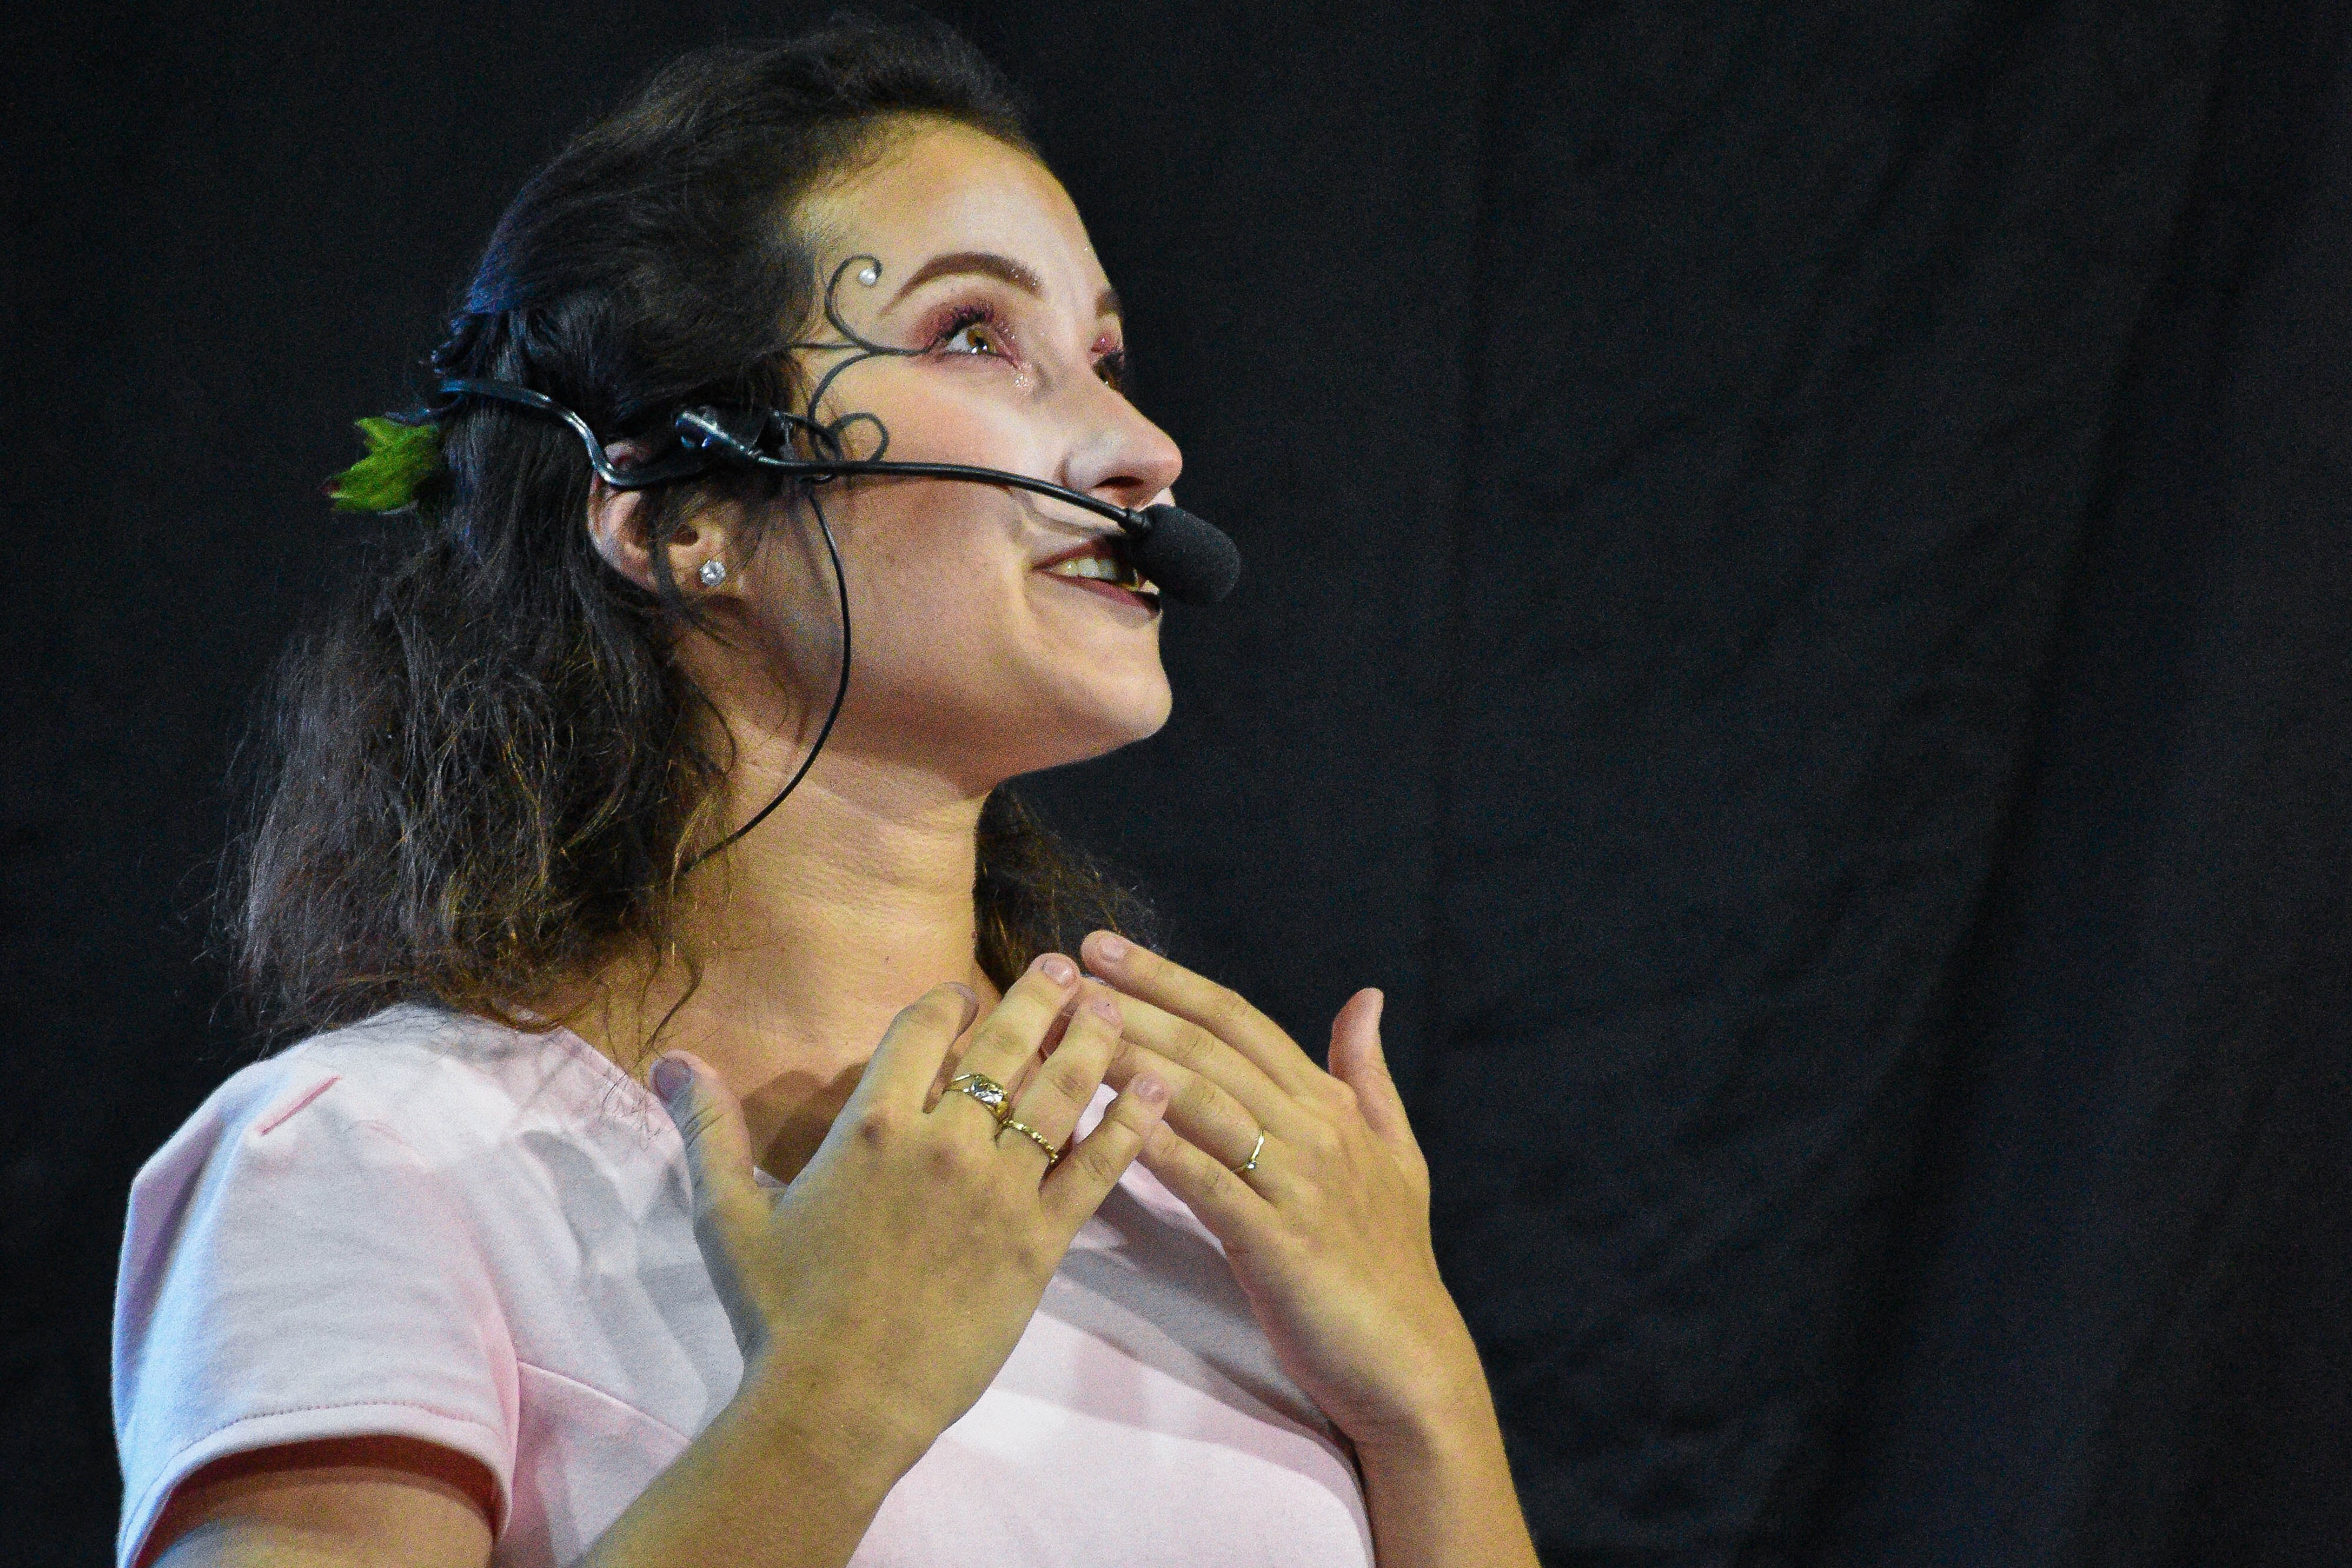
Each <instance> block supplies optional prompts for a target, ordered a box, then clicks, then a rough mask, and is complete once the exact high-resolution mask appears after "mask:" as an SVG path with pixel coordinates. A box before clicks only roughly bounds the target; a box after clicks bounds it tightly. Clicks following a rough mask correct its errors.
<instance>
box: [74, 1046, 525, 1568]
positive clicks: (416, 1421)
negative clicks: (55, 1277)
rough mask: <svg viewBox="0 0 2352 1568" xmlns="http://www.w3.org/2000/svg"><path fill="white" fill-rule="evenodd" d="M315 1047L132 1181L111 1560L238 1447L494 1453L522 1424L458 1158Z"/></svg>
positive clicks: (118, 1323) (118, 1355) (222, 1102)
mask: <svg viewBox="0 0 2352 1568" xmlns="http://www.w3.org/2000/svg"><path fill="white" fill-rule="evenodd" d="M366 1111H367V1107H366V1106H365V1104H364V1103H361V1102H359V1100H358V1098H357V1096H356V1095H354V1094H353V1093H352V1092H350V1091H349V1090H348V1088H346V1087H344V1086H342V1085H341V1080H340V1079H339V1078H338V1076H337V1074H336V1073H334V1072H333V1071H331V1070H329V1069H327V1068H326V1067H325V1066H323V1065H312V1066H310V1067H308V1068H307V1069H306V1068H304V1067H303V1066H301V1065H300V1064H299V1062H296V1063H289V1062H288V1061H287V1060H286V1059H283V1058H281V1059H279V1060H278V1061H275V1062H266V1063H262V1064H260V1065H258V1066H256V1067H250V1068H247V1069H246V1070H245V1071H244V1072H242V1073H239V1074H238V1075H237V1076H236V1078H234V1079H232V1080H230V1082H228V1083H227V1084H225V1085H224V1086H223V1087H222V1089H221V1091H220V1092H217V1093H215V1095H214V1097H213V1099H212V1100H211V1101H210V1102H208V1103H206V1104H205V1107H204V1109H203V1110H201V1111H199V1112H198V1113H196V1115H195V1116H194V1117H193V1118H191V1119H190V1121H189V1122H188V1124H186V1125H185V1126H184V1127H182V1128H181V1129H180V1131H179V1133H178V1134H176V1135H175V1136H174V1137H173V1139H172V1141H171V1142H170V1143H169V1144H167V1145H164V1146H163V1149H161V1150H160V1151H158V1153H157V1154H156V1155H155V1157H154V1158H153V1159H152V1160H150V1161H149V1162H148V1164H147V1166H146V1167H145V1168H144V1169H143V1170H142V1171H141V1172H140V1174H139V1176H138V1179H137V1180H136V1182H134V1183H133V1184H132V1186H131V1211H130V1218H129V1225H128V1227H127V1229H126V1231H125V1234H124V1238H123V1248H122V1262H121V1275H120V1277H119V1279H118V1281H117V1286H116V1294H115V1324H114V1416H115V1437H116V1440H117V1442H118V1444H119V1446H120V1448H121V1458H122V1471H123V1503H122V1522H121V1531H120V1533H119V1535H118V1537H117V1539H116V1543H115V1549H116V1557H117V1561H118V1563H121V1564H129V1563H133V1562H135V1561H136V1560H137V1558H138V1555H139V1552H140V1550H141V1548H142V1545H143V1543H144V1542H145V1539H146V1536H147V1532H148V1531H149V1530H150V1529H152V1527H153V1525H154V1522H155V1520H156V1517H157V1516H158V1515H159V1514H160V1513H161V1512H162V1511H163V1504H164V1503H165V1501H166V1500H168V1499H169V1498H170V1496H171V1493H172V1489H173V1487H175V1486H177V1485H178V1484H179V1483H180V1482H181V1481H183V1480H184V1479H186V1478H187V1477H188V1476H189V1475H190V1474H191V1473H193V1472H194V1471H195V1470H196V1469H200V1468H202V1467H203V1466H205V1464H208V1463H210V1462H211V1461H213V1460H215V1459H217V1458H222V1457H223V1456H225V1455H228V1454H234V1453H240V1452H244V1451H247V1450H250V1449H254V1448H268V1447H274V1446H276V1445H278V1444H283V1443H298V1442H306V1441H310V1440H313V1439H316V1438H321V1437H373V1436H398V1437H415V1438H420V1439H422V1440H424V1441H426V1442H431V1443H437V1444H439V1445H441V1446H443V1447H445V1448H454V1449H456V1450H457V1451H458V1452H460V1453H463V1454H466V1455H468V1456H470V1457H471V1458H476V1459H478V1460H479V1461H480V1462H481V1463H482V1464H483V1465H485V1466H487V1467H488V1469H489V1471H490V1473H491V1475H492V1476H493V1477H494V1478H495V1479H496V1480H497V1483H498V1492H499V1505H498V1506H499V1513H500V1515H501V1517H503V1515H504V1513H505V1511H506V1500H507V1497H508V1495H509V1482H510V1479H511V1477H512V1474H513V1469H514V1447H515V1431H516V1427H517V1414H516V1411H517V1406H516V1369H515V1358H514V1353H513V1348H512V1344H511V1342H510V1339H509V1334H508V1332H507V1325H506V1322H505V1319H504V1316H503V1313H502V1312H501V1310H500V1307H499V1296H498V1292H497V1291H495V1290H494V1289H493V1286H492V1279H491V1270H490V1269H489V1267H488V1262H487V1260H485V1259H484V1257H483V1255H482V1252H481V1249H480V1247H479V1246H478V1243H477V1241H476V1239H474V1237H473V1236H472V1235H471V1234H470V1227H469V1225H468V1222H467V1218H466V1216H465V1213H464V1211H463V1209H462V1208H461V1207H459V1206H458V1205H457V1203H455V1202H454V1201H452V1199H451V1198H450V1197H448V1196H447V1194H446V1188H445V1173H439V1172H436V1171H434V1170H432V1169H430V1168H428V1166H427V1165H426V1163H425V1161H424V1160H423V1159H422V1158H420V1157H419V1156H418V1155H417V1154H416V1153H415V1150H414V1149H413V1148H412V1147H411V1146H410V1145H408V1144H407V1143H405V1142H404V1141H403V1140H402V1139H401V1138H400V1137H399V1135H398V1134H396V1133H394V1131H393V1129H392V1128H391V1127H389V1126H387V1125H385V1124H383V1122H382V1121H381V1120H378V1119H374V1118H372V1117H370V1116H369V1115H367V1114H366Z"/></svg>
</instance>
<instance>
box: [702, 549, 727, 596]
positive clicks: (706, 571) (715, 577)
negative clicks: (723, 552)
mask: <svg viewBox="0 0 2352 1568" xmlns="http://www.w3.org/2000/svg"><path fill="white" fill-rule="evenodd" d="M694 575H695V576H697V577H698V578H700V579H701V580H702V586H703V587H705V588H716V587H718V586H719V584H720V583H722V582H724V581H726V580H727V563H726V562H725V561H723V560H720V559H719V558H718V557H717V556H712V557H711V558H710V559H709V560H706V561H704V562H703V563H702V570H699V571H698V572H696V573H695V574H694Z"/></svg>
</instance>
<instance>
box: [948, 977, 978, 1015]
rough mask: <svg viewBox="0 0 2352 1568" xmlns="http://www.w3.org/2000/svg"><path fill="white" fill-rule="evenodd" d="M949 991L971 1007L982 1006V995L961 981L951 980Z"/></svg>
mask: <svg viewBox="0 0 2352 1568" xmlns="http://www.w3.org/2000/svg"><path fill="white" fill-rule="evenodd" d="M948 989H949V990H951V991H953V992H954V993H955V994H956V995H957V996H960V997H961V998H963V999H964V1000H965V1002H967V1003H968V1004H970V1005H971V1006H972V1007H975V1008H976V1007H978V1006H980V993H979V992H978V991H975V990H973V989H972V988H971V987H970V986H967V985H965V984H964V983H963V982H962V981H961V980H950V981H949V982H948Z"/></svg>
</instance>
